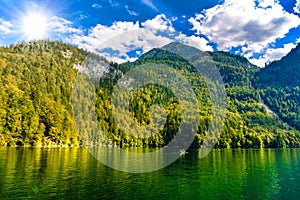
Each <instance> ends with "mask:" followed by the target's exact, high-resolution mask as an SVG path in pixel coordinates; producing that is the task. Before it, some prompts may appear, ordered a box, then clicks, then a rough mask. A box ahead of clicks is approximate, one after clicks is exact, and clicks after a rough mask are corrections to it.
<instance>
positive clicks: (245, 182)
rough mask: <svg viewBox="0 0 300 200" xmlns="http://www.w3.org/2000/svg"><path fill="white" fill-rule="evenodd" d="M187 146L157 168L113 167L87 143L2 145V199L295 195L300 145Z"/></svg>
mask: <svg viewBox="0 0 300 200" xmlns="http://www.w3.org/2000/svg"><path fill="white" fill-rule="evenodd" d="M198 155H199V152H198V151H196V150H195V151H191V152H189V153H188V154H186V155H184V156H182V157H180V158H179V159H178V160H177V161H176V162H174V163H173V164H171V165H169V166H168V167H166V168H163V169H160V170H158V171H154V172H149V173H141V174H131V173H125V172H120V171H117V170H114V169H111V168H109V167H107V166H105V165H103V164H101V163H100V162H98V160H97V159H95V158H94V157H93V156H91V155H90V154H89V151H88V150H86V149H85V148H79V147H78V148H75V147H74V148H22V147H20V148H18V147H17V148H16V147H1V148H0V199H298V198H299V196H300V149H233V150H229V149H214V150H213V151H212V152H211V153H209V154H208V155H207V156H206V157H205V158H203V159H199V156H198Z"/></svg>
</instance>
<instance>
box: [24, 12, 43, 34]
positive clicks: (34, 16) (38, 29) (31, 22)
mask: <svg viewBox="0 0 300 200" xmlns="http://www.w3.org/2000/svg"><path fill="white" fill-rule="evenodd" d="M22 32H23V34H24V36H25V37H26V39H28V40H35V39H45V37H46V36H47V18H46V16H44V15H43V14H41V13H31V14H28V15H25V16H24V17H23V21H22Z"/></svg>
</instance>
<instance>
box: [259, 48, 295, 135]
mask: <svg viewBox="0 0 300 200" xmlns="http://www.w3.org/2000/svg"><path fill="white" fill-rule="evenodd" d="M299 58H300V46H299V45H298V46H297V47H296V48H295V49H293V50H292V51H291V52H290V53H289V54H288V55H286V56H285V57H284V58H282V59H281V60H280V61H275V62H273V63H271V64H270V65H268V66H267V67H266V68H264V69H262V70H261V73H260V74H259V81H258V83H257V87H258V88H261V89H262V98H263V99H264V101H265V102H266V103H267V104H268V105H269V107H270V108H271V109H272V110H274V111H275V112H276V113H277V115H278V116H279V117H280V118H281V119H282V120H283V121H284V122H285V123H287V124H289V125H291V126H292V127H294V128H296V129H297V130H300V107H299V105H300V91H299V89H300V88H299V86H300V64H299Z"/></svg>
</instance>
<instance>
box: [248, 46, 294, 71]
mask: <svg viewBox="0 0 300 200" xmlns="http://www.w3.org/2000/svg"><path fill="white" fill-rule="evenodd" d="M295 47H296V44H293V43H288V44H285V45H284V46H283V47H282V48H269V49H267V51H266V53H265V54H264V55H263V56H261V57H259V58H252V59H251V58H250V59H249V61H250V62H251V63H253V64H255V65H257V66H259V67H264V66H265V63H270V62H271V61H274V60H280V59H281V58H282V57H284V56H285V55H286V54H287V53H289V52H290V51H291V50H292V49H293V48H295ZM246 57H247V56H246Z"/></svg>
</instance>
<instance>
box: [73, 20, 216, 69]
mask: <svg viewBox="0 0 300 200" xmlns="http://www.w3.org/2000/svg"><path fill="white" fill-rule="evenodd" d="M172 41H179V42H182V43H185V44H187V45H191V46H194V47H197V48H199V49H200V50H212V47H211V46H209V45H208V41H207V40H206V39H204V38H202V37H200V36H187V35H185V34H182V33H178V32H176V31H175V29H174V27H173V26H172V20H170V19H168V18H167V17H166V16H165V15H163V14H161V15H157V16H156V17H155V18H153V19H149V20H147V21H145V22H142V23H140V22H135V23H134V22H115V23H113V24H112V25H111V26H104V25H101V24H98V25H97V26H95V27H93V28H91V29H90V30H89V33H88V34H87V35H82V34H73V35H72V36H71V37H70V38H69V42H70V43H73V44H76V45H78V46H79V47H80V48H84V49H86V50H89V51H91V52H96V53H99V54H100V55H102V56H104V57H105V58H107V59H108V60H110V61H114V62H118V63H122V62H126V61H134V60H136V59H137V58H138V56H139V55H141V54H142V53H145V52H147V51H149V50H151V49H153V48H159V47H162V46H164V45H166V44H168V43H170V42H172ZM130 52H131V53H132V52H134V53H135V55H136V56H131V55H129V53H130Z"/></svg>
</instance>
